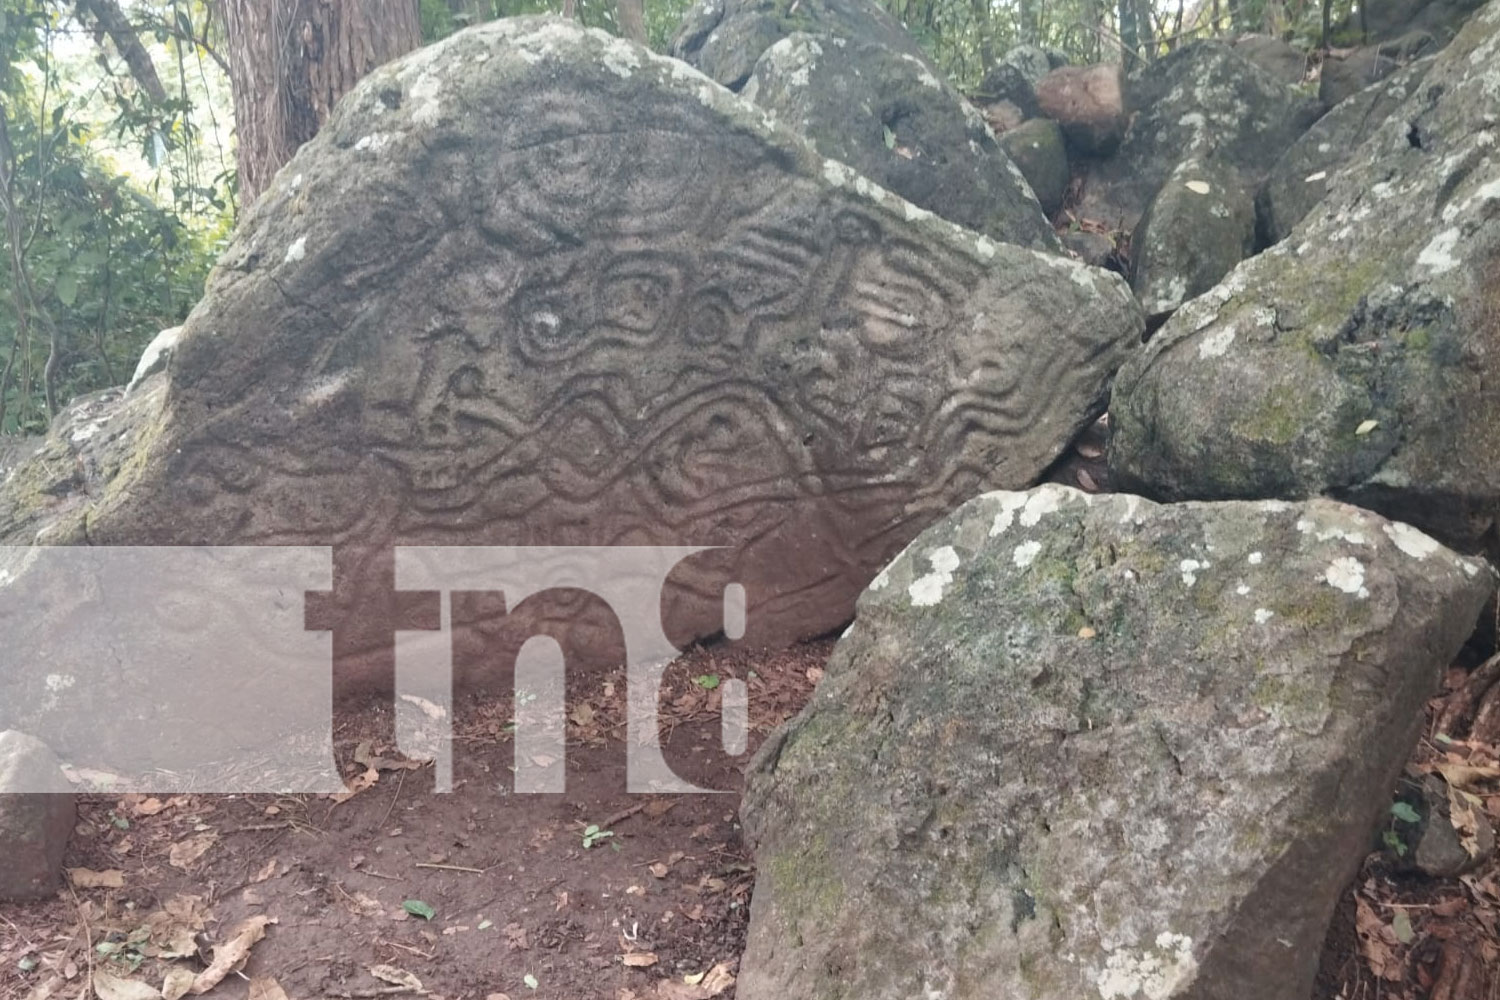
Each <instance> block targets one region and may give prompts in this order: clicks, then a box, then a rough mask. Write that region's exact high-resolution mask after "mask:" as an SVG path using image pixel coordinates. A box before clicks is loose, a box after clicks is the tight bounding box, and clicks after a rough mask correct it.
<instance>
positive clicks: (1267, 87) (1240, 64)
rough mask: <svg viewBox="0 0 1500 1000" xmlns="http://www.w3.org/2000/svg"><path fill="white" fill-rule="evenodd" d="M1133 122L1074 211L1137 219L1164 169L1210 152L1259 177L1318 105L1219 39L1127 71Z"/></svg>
mask: <svg viewBox="0 0 1500 1000" xmlns="http://www.w3.org/2000/svg"><path fill="white" fill-rule="evenodd" d="M1125 101H1126V107H1127V109H1128V110H1129V112H1130V114H1131V123H1130V129H1129V131H1128V132H1127V133H1126V135H1125V138H1124V140H1123V141H1122V142H1121V144H1120V149H1119V152H1118V153H1116V154H1115V155H1114V156H1113V157H1111V158H1109V159H1108V160H1104V161H1103V162H1101V163H1099V164H1097V165H1096V166H1095V167H1094V169H1093V170H1092V171H1091V173H1090V175H1089V179H1088V183H1087V185H1086V186H1085V188H1084V197H1083V202H1082V205H1081V206H1080V208H1079V210H1078V214H1079V215H1081V216H1083V217H1085V218H1092V219H1102V220H1107V221H1108V222H1110V223H1111V224H1114V223H1116V222H1119V223H1121V225H1122V228H1124V229H1127V230H1129V229H1134V228H1135V226H1136V224H1137V223H1138V222H1139V221H1140V217H1141V215H1142V214H1143V213H1144V212H1145V210H1146V206H1147V205H1148V204H1150V202H1151V199H1152V198H1153V197H1155V196H1156V192H1157V191H1158V190H1159V189H1160V188H1161V186H1162V184H1164V183H1166V179H1167V175H1168V174H1170V173H1171V172H1172V170H1173V169H1174V168H1175V167H1176V166H1177V164H1179V163H1181V162H1182V161H1183V160H1184V159H1186V158H1188V157H1190V156H1199V157H1208V156H1212V157H1214V158H1216V159H1218V160H1220V161H1222V162H1224V163H1227V164H1228V165H1229V166H1231V167H1233V168H1234V169H1236V170H1237V171H1239V172H1240V175H1241V176H1242V177H1243V178H1244V179H1245V182H1246V183H1247V184H1250V185H1251V186H1252V189H1253V187H1255V186H1258V185H1259V184H1260V183H1261V182H1262V181H1263V180H1264V179H1265V176H1266V174H1267V173H1268V172H1269V171H1270V169H1271V167H1272V166H1274V165H1275V163H1276V161H1277V160H1278V159H1279V158H1280V157H1281V154H1282V153H1283V152H1285V151H1286V149H1287V148H1288V147H1289V146H1291V144H1292V143H1293V142H1294V141H1296V139H1297V137H1298V136H1300V135H1301V134H1302V133H1303V132H1305V131H1307V128H1308V126H1310V125H1311V124H1312V123H1313V122H1314V121H1316V120H1317V118H1318V116H1319V115H1320V114H1321V113H1322V107H1321V105H1319V104H1318V102H1317V100H1316V99H1314V98H1311V97H1307V96H1305V95H1303V94H1302V93H1300V92H1299V91H1298V90H1297V89H1296V88H1294V87H1292V86H1291V85H1289V84H1287V83H1284V82H1282V81H1281V80H1279V79H1277V78H1275V77H1273V76H1272V75H1271V74H1269V73H1267V72H1266V71H1265V70H1263V69H1261V68H1260V67H1259V66H1256V65H1254V64H1252V63H1251V62H1250V61H1249V60H1247V59H1245V58H1244V57H1243V56H1241V55H1240V54H1238V53H1237V52H1236V51H1235V50H1234V49H1233V48H1231V47H1230V46H1228V45H1225V44H1223V43H1220V42H1194V43H1191V44H1189V45H1185V46H1183V47H1182V48H1180V49H1178V50H1177V51H1176V52H1173V53H1172V54H1171V55H1169V56H1167V57H1166V58H1165V59H1161V60H1158V61H1157V62H1153V63H1148V64H1146V65H1145V66H1143V67H1141V68H1140V69H1137V70H1134V71H1133V72H1132V73H1131V74H1130V76H1129V77H1128V78H1127V80H1126V85H1125Z"/></svg>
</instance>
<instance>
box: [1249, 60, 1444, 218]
mask: <svg viewBox="0 0 1500 1000" xmlns="http://www.w3.org/2000/svg"><path fill="white" fill-rule="evenodd" d="M1431 65H1432V60H1431V59H1420V60H1418V61H1417V62H1414V63H1412V64H1411V65H1410V66H1408V67H1406V68H1405V69H1403V70H1401V71H1400V72H1399V73H1396V74H1395V75H1394V76H1391V77H1388V78H1387V79H1385V80H1382V81H1381V82H1380V83H1377V84H1376V85H1375V86H1373V87H1367V88H1366V89H1364V90H1362V91H1360V92H1359V94H1357V95H1355V96H1354V97H1351V98H1349V99H1348V100H1346V101H1343V102H1341V103H1340V104H1339V105H1338V107H1336V108H1334V109H1333V110H1332V111H1330V112H1328V114H1326V115H1324V116H1323V117H1322V118H1320V119H1318V123H1317V124H1316V125H1314V126H1313V127H1312V128H1310V129H1308V130H1307V132H1306V134H1304V135H1303V136H1302V138H1300V139H1298V140H1297V141H1296V142H1294V143H1293V144H1292V148H1291V149H1288V150H1287V151H1286V152H1285V153H1284V154H1282V157H1281V159H1280V160H1278V161H1277V162H1276V166H1275V167H1274V168H1273V169H1272V170H1271V175H1270V176H1269V177H1267V178H1266V183H1265V184H1264V185H1263V186H1262V187H1261V189H1260V193H1259V194H1258V195H1257V198H1256V211H1257V214H1258V216H1259V226H1260V237H1261V241H1262V242H1263V244H1264V245H1266V246H1269V245H1270V244H1272V243H1279V242H1281V241H1282V240H1284V239H1286V238H1287V236H1289V235H1290V234H1291V232H1292V229H1293V228H1295V227H1296V225H1297V223H1299V222H1301V221H1302V219H1303V218H1304V217H1305V216H1306V215H1307V213H1308V212H1311V211H1312V210H1313V206H1315V205H1316V204H1317V203H1318V202H1320V201H1322V200H1323V198H1324V196H1326V195H1327V194H1328V185H1329V184H1330V183H1331V182H1332V177H1333V175H1334V174H1336V173H1338V171H1339V168H1340V167H1342V166H1343V165H1344V163H1345V162H1346V161H1347V160H1348V159H1349V158H1350V157H1351V156H1353V155H1354V152H1355V150H1357V149H1358V148H1359V147H1360V146H1361V145H1362V144H1363V143H1364V141H1365V140H1366V139H1368V138H1369V137H1370V136H1372V135H1374V134H1375V131H1376V130H1377V129H1379V128H1381V127H1382V126H1383V125H1384V124H1385V120H1386V119H1387V118H1389V117H1390V116H1391V114H1392V112H1394V111H1395V110H1396V109H1397V108H1398V107H1400V106H1401V104H1402V103H1403V102H1405V101H1406V99H1407V98H1408V97H1410V96H1411V95H1412V94H1414V93H1416V90H1417V87H1418V85H1419V84H1421V82H1422V78H1423V77H1424V76H1426V75H1427V70H1428V68H1429V67H1431Z"/></svg>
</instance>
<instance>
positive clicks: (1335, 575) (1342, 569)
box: [1323, 556, 1370, 597]
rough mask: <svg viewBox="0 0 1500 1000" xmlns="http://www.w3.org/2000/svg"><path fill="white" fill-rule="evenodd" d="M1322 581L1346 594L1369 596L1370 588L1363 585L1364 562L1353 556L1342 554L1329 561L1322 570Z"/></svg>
mask: <svg viewBox="0 0 1500 1000" xmlns="http://www.w3.org/2000/svg"><path fill="white" fill-rule="evenodd" d="M1323 581H1324V582H1325V583H1327V584H1328V585H1329V586H1330V587H1332V588H1334V589H1335V590H1342V591H1343V592H1344V593H1346V594H1354V595H1356V596H1358V597H1369V596H1370V590H1369V588H1368V587H1366V586H1365V564H1364V563H1362V562H1360V561H1359V560H1358V559H1355V558H1354V557H1353V556H1344V557H1342V558H1340V559H1335V560H1334V561H1333V562H1332V563H1330V564H1329V566H1328V568H1327V569H1326V570H1324V571H1323Z"/></svg>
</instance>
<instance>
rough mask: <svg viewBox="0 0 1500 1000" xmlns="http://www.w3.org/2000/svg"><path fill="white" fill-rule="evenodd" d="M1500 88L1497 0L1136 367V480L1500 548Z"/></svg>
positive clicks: (1123, 419)
mask: <svg viewBox="0 0 1500 1000" xmlns="http://www.w3.org/2000/svg"><path fill="white" fill-rule="evenodd" d="M1497 97H1500V4H1496V3H1492V4H1491V5H1490V6H1489V7H1487V8H1485V10H1484V12H1483V13H1482V14H1481V15H1479V16H1478V17H1476V18H1475V19H1474V20H1473V21H1471V22H1470V23H1469V25H1468V27H1466V28H1465V29H1464V31H1463V33H1462V34H1460V35H1459V37H1458V38H1457V39H1455V40H1454V42H1453V44H1452V45H1450V46H1449V47H1448V48H1447V49H1446V50H1444V52H1443V53H1442V54H1440V55H1439V56H1438V57H1437V60H1436V61H1435V62H1434V63H1433V66H1432V68H1431V69H1430V70H1429V71H1428V74H1427V77H1426V79H1425V80H1424V81H1423V83H1422V85H1421V86H1420V87H1419V88H1418V92H1417V93H1416V95H1414V96H1413V97H1412V98H1410V99H1409V100H1408V101H1407V102H1406V103H1405V104H1403V105H1402V106H1401V108H1400V109H1399V110H1398V111H1397V113H1396V114H1394V115H1392V116H1391V117H1390V118H1389V119H1388V120H1387V121H1386V123H1385V124H1384V125H1383V126H1381V127H1380V128H1379V129H1378V130H1377V131H1376V133H1375V135H1374V136H1373V137H1372V138H1371V139H1370V140H1369V141H1367V142H1366V143H1365V144H1364V146H1362V147H1361V148H1360V150H1359V153H1358V155H1357V156H1356V157H1355V158H1354V159H1353V160H1351V161H1350V163H1349V164H1348V165H1346V166H1345V168H1344V169H1343V170H1342V171H1340V172H1339V173H1338V174H1337V175H1336V176H1335V177H1334V178H1333V182H1332V184H1331V186H1330V191H1329V194H1328V197H1327V198H1325V199H1324V200H1323V201H1322V202H1321V203H1320V204H1319V205H1318V207H1317V208H1316V209H1314V211H1313V213H1312V214H1311V215H1309V216H1308V217H1307V218H1306V219H1305V220H1303V222H1302V225H1301V226H1299V227H1298V229H1297V231H1296V232H1295V233H1294V234H1293V236H1292V238H1291V239H1288V240H1286V241H1284V242H1282V243H1279V244H1277V245H1276V246H1274V247H1272V248H1271V249H1270V250H1268V251H1266V252H1265V253H1263V254H1261V255H1260V256H1258V257H1256V258H1254V259H1253V260H1250V261H1247V262H1246V263H1244V264H1241V265H1240V266H1239V267H1238V268H1237V269H1236V270H1235V271H1234V272H1233V273H1232V274H1231V275H1230V277H1229V278H1228V279H1227V280H1226V281H1225V282H1223V283H1222V284H1221V285H1219V286H1218V287H1217V288H1215V289H1214V290H1213V291H1211V292H1209V293H1208V294H1206V295H1203V296H1201V297H1199V298H1198V299H1195V300H1194V301H1193V302H1191V303H1189V304H1188V305H1187V306H1185V307H1184V308H1183V309H1182V310H1181V311H1179V312H1178V313H1177V314H1176V315H1175V316H1173V317H1172V319H1171V320H1170V321H1169V322H1168V323H1167V325H1166V326H1165V327H1163V329H1162V330H1161V331H1160V332H1159V333H1158V334H1157V335H1156V336H1155V337H1153V338H1152V340H1151V342H1150V344H1148V345H1147V347H1146V350H1145V351H1143V352H1141V353H1140V354H1138V355H1135V356H1134V357H1133V358H1132V360H1131V362H1130V363H1129V364H1128V365H1127V366H1126V368H1125V370H1124V371H1122V372H1121V374H1120V377H1119V379H1117V380H1116V382H1115V387H1114V394H1113V402H1112V409H1111V424H1112V426H1113V428H1114V439H1113V441H1112V442H1111V465H1112V466H1113V467H1114V468H1115V470H1116V471H1117V473H1119V474H1120V475H1121V477H1122V479H1121V481H1122V482H1123V483H1127V484H1130V483H1133V484H1136V486H1138V487H1140V488H1143V489H1145V490H1147V491H1149V492H1151V493H1153V494H1155V495H1159V496H1163V497H1173V498H1183V497H1198V498H1215V497H1257V496H1273V495H1282V496H1306V495H1312V494H1317V493H1331V494H1333V495H1336V496H1340V497H1342V498H1345V499H1349V500H1352V501H1353V502H1356V503H1359V504H1360V505H1362V506H1366V507H1370V508H1372V509H1375V510H1379V511H1382V512H1383V513H1386V514H1388V515H1389V516H1392V517H1398V518H1400V519H1402V520H1406V521H1411V522H1412V523H1415V524H1417V525H1419V526H1421V527H1423V528H1424V529H1425V530H1427V531H1428V532H1429V533H1431V534H1435V535H1438V536H1439V537H1441V538H1443V539H1445V540H1446V541H1448V542H1449V543H1450V544H1453V545H1456V546H1459V547H1463V548H1470V547H1475V546H1480V545H1485V546H1487V547H1488V548H1490V549H1491V550H1493V549H1494V547H1495V538H1496V536H1495V524H1496V518H1497V515H1500V351H1497V350H1496V345H1497V344H1500V298H1497V294H1500V156H1497V154H1496V146H1497V143H1496V140H1497V138H1500V116H1497V115H1496V113H1495V108H1496V99H1497ZM1414 137H1415V143H1414V141H1413V138H1414ZM1127 488H1129V487H1127Z"/></svg>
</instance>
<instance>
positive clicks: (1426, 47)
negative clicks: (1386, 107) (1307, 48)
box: [1318, 32, 1439, 108]
mask: <svg viewBox="0 0 1500 1000" xmlns="http://www.w3.org/2000/svg"><path fill="white" fill-rule="evenodd" d="M1438 48H1439V46H1438V44H1437V42H1436V41H1435V40H1434V39H1433V37H1432V36H1431V35H1429V34H1426V33H1425V32H1418V33H1415V34H1412V35H1406V36H1404V37H1402V38H1399V39H1396V40H1395V41H1391V42H1385V43H1382V44H1380V45H1367V46H1364V47H1362V48H1357V49H1353V50H1351V51H1349V52H1346V53H1344V54H1342V55H1331V54H1330V55H1329V56H1328V58H1326V59H1324V60H1323V70H1322V73H1321V74H1320V76H1319V82H1318V99H1319V100H1321V101H1322V102H1323V103H1324V104H1325V105H1326V106H1328V107H1330V108H1332V107H1337V106H1338V105H1339V104H1341V103H1342V102H1344V101H1345V100H1347V99H1349V98H1350V97H1353V96H1354V95H1355V94H1358V93H1359V92H1361V91H1363V90H1365V89H1367V88H1369V87H1371V86H1374V85H1375V84H1376V83H1379V82H1380V81H1381V80H1384V79H1385V78H1386V77H1388V76H1390V75H1391V74H1392V73H1394V72H1396V71H1397V70H1398V69H1400V68H1401V67H1403V66H1408V65H1410V64H1411V63H1412V62H1414V61H1416V60H1417V59H1420V58H1422V57H1423V56H1426V55H1430V54H1432V53H1433V52H1436V51H1437V49H1438Z"/></svg>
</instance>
